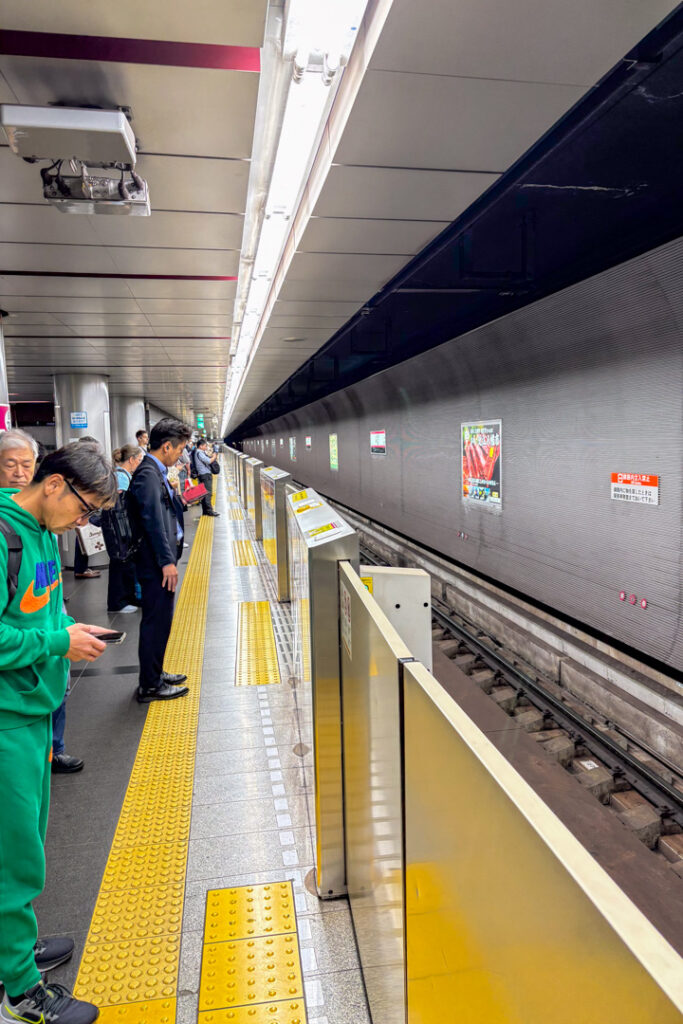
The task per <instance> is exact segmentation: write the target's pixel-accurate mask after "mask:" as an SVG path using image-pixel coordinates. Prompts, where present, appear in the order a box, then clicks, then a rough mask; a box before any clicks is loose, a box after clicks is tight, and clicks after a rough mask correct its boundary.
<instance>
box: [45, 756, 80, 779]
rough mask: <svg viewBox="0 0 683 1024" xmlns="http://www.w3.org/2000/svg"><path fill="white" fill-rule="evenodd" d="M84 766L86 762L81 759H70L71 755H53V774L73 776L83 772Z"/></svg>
mask: <svg viewBox="0 0 683 1024" xmlns="http://www.w3.org/2000/svg"><path fill="white" fill-rule="evenodd" d="M84 764H85V761H82V760H81V758H80V757H70V756H69V754H53V755H52V774H53V775H72V774H73V773H74V772H80V771H83V765H84Z"/></svg>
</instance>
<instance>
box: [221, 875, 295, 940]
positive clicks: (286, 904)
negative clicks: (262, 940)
mask: <svg viewBox="0 0 683 1024" xmlns="http://www.w3.org/2000/svg"><path fill="white" fill-rule="evenodd" d="M295 931H296V915H295V913H294V893H293V891H292V883H291V882H273V883H272V884H269V885H241V886H239V887H237V888H235V889H210V890H209V892H208V893H207V897H206V923H205V926H204V942H227V941H230V940H232V939H250V938H253V937H254V936H257V935H266V936H267V935H279V934H284V933H287V932H295Z"/></svg>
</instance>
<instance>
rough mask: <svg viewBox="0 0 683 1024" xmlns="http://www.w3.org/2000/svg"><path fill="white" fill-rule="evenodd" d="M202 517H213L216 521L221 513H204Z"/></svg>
mask: <svg viewBox="0 0 683 1024" xmlns="http://www.w3.org/2000/svg"><path fill="white" fill-rule="evenodd" d="M202 515H203V516H211V518H212V519H216V518H217V517H218V516H219V515H220V512H202Z"/></svg>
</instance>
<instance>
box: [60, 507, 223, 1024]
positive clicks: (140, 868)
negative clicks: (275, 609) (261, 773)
mask: <svg viewBox="0 0 683 1024" xmlns="http://www.w3.org/2000/svg"><path fill="white" fill-rule="evenodd" d="M213 528H214V520H213V519H211V518H209V517H206V518H203V519H201V521H200V523H199V526H198V528H197V533H196V535H195V539H194V543H193V545H192V553H191V555H190V561H189V563H188V566H187V569H186V571H185V577H184V579H183V584H182V587H181V590H180V595H179V598H178V604H177V607H176V612H175V615H174V618H173V628H172V630H171V636H170V639H169V643H168V647H167V649H166V659H165V663H164V664H165V668H166V670H167V671H169V672H181V671H182V672H185V673H186V674H187V685H188V686H189V687H190V692H189V694H188V695H187V697H182V698H180V699H179V700H174V701H168V702H157V703H153V704H150V706H149V709H148V712H147V719H146V722H145V726H144V729H143V732H142V737H141V739H140V745H139V747H138V753H137V756H136V759H135V764H134V765H133V771H132V773H131V777H130V781H129V784H128V789H127V791H126V796H125V799H124V802H123V807H122V809H121V815H120V817H119V821H118V825H117V828H116V833H115V835H114V841H113V843H112V847H111V851H110V854H109V859H108V861H107V866H106V868H105V871H104V876H103V878H102V885H101V887H100V892H99V895H98V898H97V903H96V905H95V910H94V912H93V917H92V921H91V924H90V931H89V932H88V938H87V940H86V944H85V950H84V952H83V958H82V960H81V965H80V969H79V972H78V978H77V979H76V986H75V993H76V995H77V996H78V997H79V998H81V999H88V1000H90V1001H91V1002H93V1003H96V1004H97V1005H98V1006H99V1007H100V1008H101V1013H100V1021H101V1022H102V1024H114V1022H116V1024H173V1022H174V1021H175V1002H176V993H177V989H178V963H179V955H180V930H181V925H182V917H183V900H184V894H185V871H186V865H187V850H188V841H189V835H190V813H191V808H192V789H193V779H194V761H195V752H196V735H197V723H198V716H199V693H200V688H201V681H202V664H203V660H204V636H205V632H206V613H207V606H208V600H209V574H210V569H211V550H212V546H213Z"/></svg>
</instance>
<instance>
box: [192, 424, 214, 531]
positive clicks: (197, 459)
mask: <svg viewBox="0 0 683 1024" xmlns="http://www.w3.org/2000/svg"><path fill="white" fill-rule="evenodd" d="M217 460H218V456H217V455H216V453H215V452H211V453H209V444H208V441H207V440H206V438H205V437H202V438H200V439H199V441H197V447H196V448H195V451H194V464H195V468H196V471H197V479H198V480H199V483H200V484H204V486H205V487H206V494H205V495H204V497H203V498H202V515H203V516H219V515H220V512H216V510H215V509H214V507H213V505H212V504H211V495H212V494H213V478H214V475H217V474H218V473H219V472H220V465H219V463H218V461H217Z"/></svg>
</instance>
